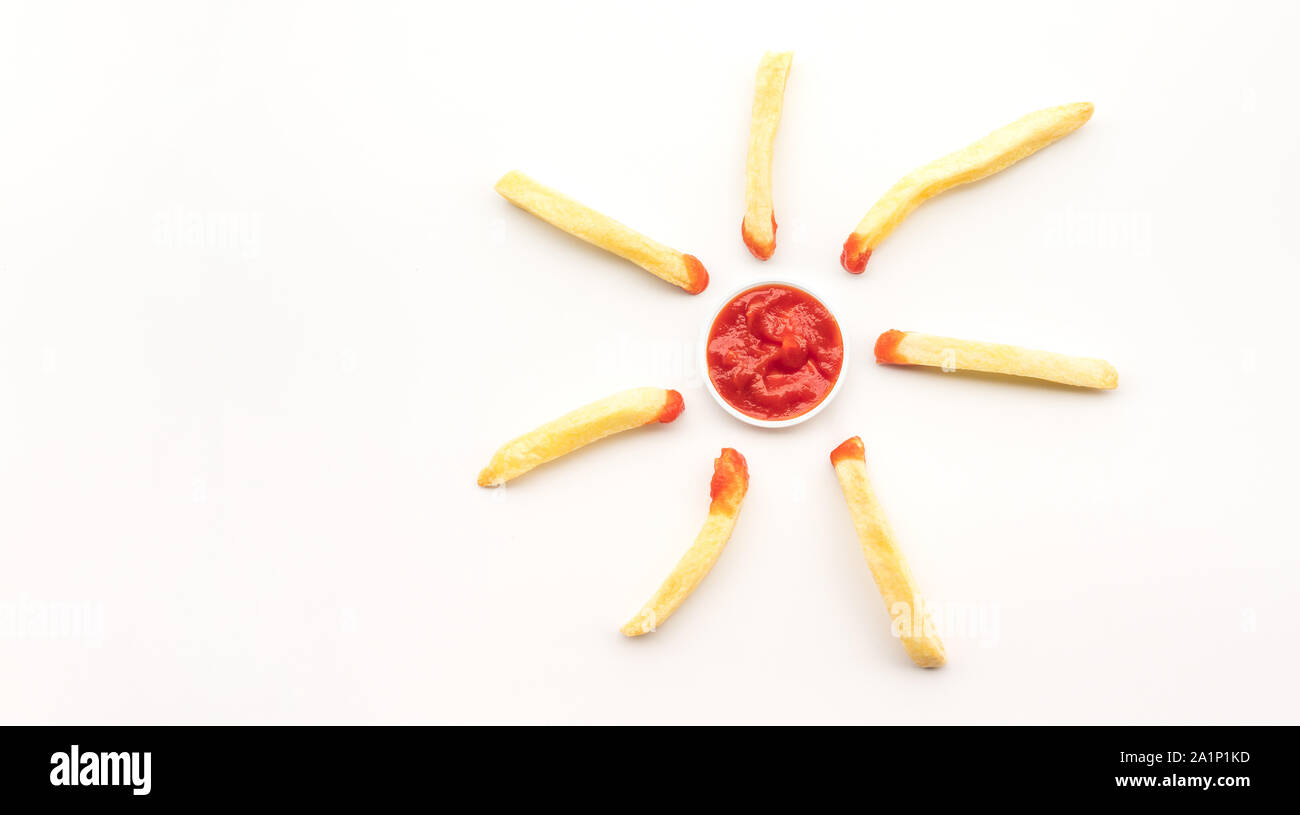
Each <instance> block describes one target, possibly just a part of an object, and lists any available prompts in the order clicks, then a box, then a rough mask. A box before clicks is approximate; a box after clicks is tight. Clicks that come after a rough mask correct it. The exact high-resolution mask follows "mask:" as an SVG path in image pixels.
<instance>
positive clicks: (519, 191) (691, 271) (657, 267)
mask: <svg viewBox="0 0 1300 815" xmlns="http://www.w3.org/2000/svg"><path fill="white" fill-rule="evenodd" d="M496 191H497V192H498V193H500V194H501V197H502V198H505V199H506V200H507V201H509V202H510V203H512V204H514V205H515V206H517V207H519V208H520V209H522V210H525V211H527V212H531V213H532V214H533V215H536V216H537V217H538V218H541V219H542V220H543V221H546V222H547V223H548V224H551V225H552V226H555V227H558V228H560V229H563V230H564V231H565V232H568V233H569V234H570V235H574V236H576V237H579V238H582V239H583V240H584V241H586V242H587V243H590V244H593V245H595V246H599V247H600V248H601V249H604V250H605V251H606V252H612V253H614V254H615V255H618V256H619V257H621V258H624V259H626V260H630V261H632V262H633V263H635V264H636V265H638V266H640V267H641V268H642V269H645V270H646V271H647V272H649V273H651V274H652V275H655V276H656V277H659V278H662V279H664V280H667V281H668V282H669V283H672V284H673V285H674V286H679V287H681V288H683V289H685V290H686V291H688V292H690V293H691V294H699V293H700V292H702V291H704V289H705V287H707V286H708V285H709V273H708V272H707V271H705V270H704V264H702V263H700V261H699V260H698V259H697V258H696V257H695V256H694V255H684V254H682V253H681V252H678V251H677V250H676V249H670V248H668V247H667V246H664V245H663V244H662V243H659V242H657V241H652V240H650V239H649V238H647V237H646V236H645V235H642V234H641V233H640V232H637V231H635V230H633V229H629V228H628V227H626V226H624V225H623V224H621V223H619V222H618V221H615V220H614V219H613V218H610V217H609V216H608V215H602V214H601V213H599V212H597V211H596V210H594V209H592V208H591V207H588V206H584V205H583V204H580V203H578V202H577V201H574V200H573V199H572V198H569V197H568V196H567V195H564V194H563V193H561V192H557V191H556V190H553V189H551V188H550V187H546V186H543V185H541V184H538V183H537V182H536V181H534V180H533V179H531V178H529V177H528V176H526V175H524V174H523V173H521V172H519V171H518V170H511V171H510V172H508V173H506V174H505V175H503V176H501V180H500V181H498V182H497V185H496Z"/></svg>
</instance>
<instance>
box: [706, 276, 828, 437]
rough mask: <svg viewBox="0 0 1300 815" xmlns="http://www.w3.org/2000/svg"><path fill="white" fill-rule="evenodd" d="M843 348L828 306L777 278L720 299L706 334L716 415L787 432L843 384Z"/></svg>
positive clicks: (708, 382) (709, 382)
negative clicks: (718, 409)
mask: <svg viewBox="0 0 1300 815" xmlns="http://www.w3.org/2000/svg"><path fill="white" fill-rule="evenodd" d="M848 348H849V346H848V343H847V342H846V341H845V338H844V332H843V330H842V329H841V328H840V324H839V322H838V321H837V320H836V319H835V315H834V314H832V313H831V310H830V308H828V307H827V306H826V301H825V300H824V299H823V298H821V297H820V296H818V295H816V294H813V292H812V291H810V290H809V289H808V287H807V286H804V285H802V284H796V283H790V282H788V281H783V280H768V281H764V282H761V283H751V284H749V285H747V286H745V287H744V288H743V289H740V290H739V291H736V292H733V293H732V294H731V295H730V296H728V297H727V298H726V300H724V301H723V303H722V305H721V306H720V307H719V308H718V310H717V311H716V312H715V314H714V316H713V320H712V321H711V322H710V324H709V328H708V331H707V332H706V333H705V335H704V348H703V353H702V354H701V362H702V364H703V366H704V381H705V385H706V387H707V388H708V390H709V393H711V394H713V398H714V399H716V400H717V402H718V404H719V405H721V406H722V409H723V410H725V411H727V412H728V413H730V414H731V415H732V416H734V417H736V418H737V419H739V420H741V421H742V422H747V423H749V424H752V425H755V426H757V427H790V426H791V425H796V424H799V423H800V422H806V421H808V420H809V419H811V418H812V417H813V416H816V415H817V414H818V413H820V412H821V411H822V409H824V408H825V407H826V406H827V405H828V404H830V402H831V399H833V398H834V397H835V394H837V393H839V391H840V390H841V388H842V386H843V384H844V370H845V368H846V367H847V365H848Z"/></svg>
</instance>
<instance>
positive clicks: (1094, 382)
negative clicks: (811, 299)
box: [876, 329, 1119, 390]
mask: <svg viewBox="0 0 1300 815" xmlns="http://www.w3.org/2000/svg"><path fill="white" fill-rule="evenodd" d="M876 362H880V363H885V364H889V365H929V366H932V367H935V368H942V369H944V370H945V371H982V372H984V373H992V374H1009V375H1011V376H1028V377H1032V378H1034V379H1045V380H1047V381H1048V382H1060V383H1061V384H1063V385H1075V386H1076V387H1080V388H1101V389H1105V390H1110V389H1112V388H1114V387H1116V386H1117V385H1119V374H1118V373H1117V372H1116V371H1115V368H1114V366H1112V365H1111V364H1110V363H1109V362H1107V361H1106V360H1104V359H1091V358H1089V357H1072V356H1067V355H1065V354H1057V353H1054V352H1052V351H1034V350H1031V349H1029V348H1020V347H1019V346H1015V345H999V344H998V343H995V342H975V341H972V340H956V339H952V338H951V337H936V336H934V335H932V334H918V333H917V332H915V331H895V330H893V329H890V330H889V331H886V332H885V333H884V334H881V335H880V337H879V338H877V339H876Z"/></svg>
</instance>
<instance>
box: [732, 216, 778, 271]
mask: <svg viewBox="0 0 1300 815" xmlns="http://www.w3.org/2000/svg"><path fill="white" fill-rule="evenodd" d="M740 239H741V240H743V241H744V242H745V248H747V249H748V250H749V253H750V254H751V255H753V256H754V257H756V258H758V259H759V260H769V259H771V257H772V253H774V252H775V251H776V213H775V212H774V213H772V236H771V240H767V239H766V237H765V236H762V235H758V234H756V231H755V230H752V229H750V228H749V216H748V215H747V216H745V217H744V218H742V219H741V221H740Z"/></svg>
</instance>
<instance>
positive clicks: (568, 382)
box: [0, 2, 1300, 723]
mask: <svg viewBox="0 0 1300 815" xmlns="http://www.w3.org/2000/svg"><path fill="white" fill-rule="evenodd" d="M1298 22H1300V19H1298V16H1297V11H1296V9H1295V7H1294V5H1291V4H1287V3H1275V4H1273V3H1258V4H1227V3H1220V4H1182V3H1173V2H1169V3H1158V4H1134V3H1122V4H1104V3H1102V4H1099V3H1096V2H1088V3H1079V4H1074V5H1068V6H1066V5H1060V4H1037V3H1024V4H1016V5H1009V6H1004V5H990V4H987V3H981V4H974V5H971V4H963V5H961V6H957V5H954V6H951V7H950V6H930V7H926V6H914V5H912V4H906V5H904V4H894V3H888V4H887V3H860V2H854V3H843V4H836V5H832V4H825V5H822V4H815V3H803V4H792V3H747V4H744V5H743V7H739V6H738V7H732V8H726V9H723V8H717V9H708V8H704V7H702V5H700V4H672V3H670V4H662V3H661V4H653V6H652V5H651V4H645V3H637V4H627V5H624V4H607V3H600V4H597V3H591V4H576V5H572V6H571V5H568V4H557V3H548V4H538V5H535V6H533V5H526V4H523V3H520V4H489V3H476V4H461V5H459V6H456V7H446V8H435V7H434V5H433V4H409V5H394V4H360V3H357V4H352V5H322V4H315V3H301V4H289V3H272V4H268V3H246V4H219V3H212V4H201V3H162V2H160V3H153V4H147V5H146V4H135V3H125V4H121V5H120V6H110V5H107V4H85V5H81V6H75V7H72V6H62V5H58V4H48V3H15V4H6V6H5V9H4V11H3V12H2V13H0V105H2V108H3V118H4V124H3V127H0V373H2V374H3V383H2V384H0V552H2V553H3V566H2V567H0V660H2V661H3V663H4V665H5V668H4V670H3V671H0V719H2V720H4V721H6V722H60V723H94V722H105V723H119V722H123V723H124V722H130V723H165V722H519V721H523V722H862V723H868V722H1292V723H1294V722H1297V721H1300V703H1297V701H1296V697H1295V695H1294V689H1295V683H1296V680H1297V675H1296V674H1297V670H1296V669H1297V664H1298V659H1300V658H1298V657H1297V655H1296V650H1295V647H1294V646H1295V643H1296V640H1297V637H1298V636H1300V622H1298V620H1297V611H1300V599H1298V597H1300V595H1298V594H1297V591H1296V585H1297V580H1298V579H1300V555H1298V554H1297V534H1296V526H1295V505H1296V486H1297V483H1296V464H1295V462H1296V460H1297V454H1298V453H1300V449H1298V448H1300V445H1297V433H1296V427H1295V419H1294V416H1295V410H1296V407H1295V406H1296V396H1297V386H1296V356H1297V351H1296V346H1295V322H1294V311H1295V303H1296V298H1297V295H1298V294H1300V283H1298V282H1297V280H1298V279H1300V278H1298V276H1297V272H1298V271H1300V270H1298V269H1297V251H1296V241H1295V238H1294V235H1293V231H1294V228H1295V224H1296V221H1297V216H1300V205H1298V202H1297V193H1296V189H1297V186H1296V182H1297V181H1298V180H1300V179H1298V178H1297V173H1298V171H1300V164H1298V162H1300V151H1298V150H1297V135H1296V134H1297V127H1298V126H1300V118H1298V115H1297V108H1296V105H1295V93H1294V81H1295V77H1296V76H1297V75H1300V64H1298V63H1300V58H1297V56H1296V54H1297V52H1296V50H1295V48H1294V40H1295V38H1296V34H1297V28H1298V27H1300V26H1298V25H1297V24H1298ZM768 48H772V49H778V48H790V49H793V50H794V51H795V57H794V67H793V71H792V73H791V75H790V79H789V85H788V87H787V90H786V98H785V115H784V119H783V121H782V124H781V129H780V134H779V137H778V141H777V148H776V163H775V189H776V212H777V219H778V221H779V223H780V231H779V233H778V248H777V252H776V255H775V257H774V258H773V260H771V261H770V262H769V263H767V264H766V265H764V264H760V263H759V262H758V261H755V260H753V259H752V258H751V257H750V256H749V255H748V254H747V252H746V251H745V248H744V246H743V245H742V243H741V240H740V235H739V226H740V220H741V215H742V208H743V178H742V169H743V165H744V159H745V155H744V152H745V144H746V134H747V128H748V119H749V106H750V101H751V94H752V90H753V73H754V69H755V67H756V65H757V62H758V59H759V56H760V55H761V53H762V52H763V51H764V50H765V49H768ZM1079 100H1091V101H1093V102H1094V103H1095V104H1096V106H1097V111H1096V114H1095V116H1094V117H1093V119H1092V121H1091V122H1090V123H1089V124H1087V125H1086V126H1085V127H1084V128H1083V129H1081V130H1080V131H1078V132H1077V133H1075V134H1074V135H1072V136H1070V137H1068V138H1067V139H1065V140H1064V141H1062V142H1060V143H1058V144H1056V145H1054V146H1052V147H1050V148H1048V149H1047V150H1045V151H1043V152H1042V153H1039V154H1037V155H1035V156H1033V157H1032V158H1030V159H1028V160H1026V161H1024V162H1023V163H1021V164H1019V165H1017V166H1015V167H1013V168H1012V169H1010V170H1008V171H1007V172H1005V173H1002V174H1001V175H998V176H996V177H994V178H991V179H988V180H986V181H984V182H981V183H979V184H977V185H973V186H969V187H965V188H961V189H959V190H956V191H953V192H951V193H949V194H947V195H945V196H943V197H942V198H939V199H936V200H934V201H932V202H930V203H928V204H926V205H925V206H923V207H922V208H921V209H920V210H918V211H917V212H916V213H915V214H914V215H913V216H912V217H911V218H910V219H908V220H907V221H906V222H905V223H904V224H903V226H902V227H901V228H900V229H898V231H897V232H896V233H895V234H894V235H893V236H892V237H890V238H889V239H888V241H887V242H886V243H885V244H884V245H883V247H882V248H881V249H880V250H878V251H877V253H876V254H875V256H874V257H873V258H872V260H871V263H870V265H869V266H868V269H867V273H866V274H865V275H863V276H862V277H851V276H849V275H847V274H845V273H844V272H843V271H842V270H841V269H840V267H839V265H838V256H839V252H840V246H841V243H842V242H843V240H844V238H845V237H846V236H847V234H848V233H849V231H850V230H851V229H852V228H853V226H854V225H855V224H856V223H857V221H858V219H859V218H860V217H861V216H862V214H863V213H864V212H865V211H866V209H867V208H868V207H869V206H870V204H871V203H872V202H873V201H874V200H875V198H876V197H877V196H878V195H879V194H880V193H882V192H883V191H884V190H885V189H886V188H887V187H888V186H889V185H890V184H892V183H893V182H894V181H895V180H896V179H897V178H898V177H899V176H901V175H902V174H903V173H905V172H906V171H908V170H910V169H912V168H913V167H914V166H916V165H918V164H921V163H923V162H925V161H928V160H930V159H932V158H935V157H937V156H938V155H941V154H943V153H945V152H948V151H950V150H953V149H956V148H958V147H960V146H962V145H964V144H966V143H968V142H970V141H972V140H974V139H975V138H977V137H979V136H981V135H983V134H984V133H986V132H987V131H989V130H991V129H993V128H995V127H997V126H1000V125H1002V124H1005V123H1007V122H1009V121H1011V120H1012V119H1015V118H1016V117H1018V116H1020V115H1022V114H1024V113H1027V112H1029V111H1031V110H1035V109H1038V108H1041V107H1046V106H1049V105H1055V104H1061V103H1065V102H1072V101H1079ZM512 168H518V169H522V170H524V171H525V172H527V173H529V174H531V175H533V176H534V177H536V178H538V179H539V180H542V181H543V182H544V183H548V184H551V185H553V186H556V187H558V188H560V189H562V190H564V191H566V192H568V193H569V194H571V195H573V196H574V197H577V198H578V199H579V200H582V201H584V202H586V203H589V204H591V205H593V206H596V207H598V208H600V209H602V210H604V211H606V212H608V213H610V214H611V215H613V216H614V217H616V218H619V219H620V220H622V221H624V222H626V223H628V224H630V225H632V226H634V227H635V228H637V229H640V230H642V231H644V232H646V233H647V234H649V235H651V236H653V237H656V238H658V239H660V240H662V241H664V242H665V243H668V244H670V245H672V246H675V247H677V248H679V249H682V250H683V251H688V252H691V253H693V254H695V255H697V256H699V257H700V258H701V259H702V260H703V261H704V262H705V264H706V265H707V267H708V269H709V271H710V274H711V275H712V281H713V285H712V286H711V288H710V289H709V291H707V292H705V293H704V294H703V295H701V296H699V297H695V298H692V297H690V296H687V295H685V294H683V293H682V292H680V291H678V290H676V289H674V288H673V287H671V286H668V285H665V284H663V283H662V282H660V281H658V280H657V279H655V278H653V277H651V276H650V275H647V274H645V273H643V272H641V271H640V270H638V269H637V268H635V267H633V266H631V265H628V264H626V263H623V262H621V261H618V260H617V259H615V258H612V257H610V256H607V255H605V254H603V253H601V252H599V251H597V250H594V249H592V248H590V247H587V246H586V245H584V244H582V243H580V242H579V241H577V240H575V239H572V238H569V237H567V236H565V235H564V234H562V233H560V232H558V231H556V230H554V229H553V228H551V227H549V226H547V225H545V224H543V223H541V222H539V221H536V220H534V219H532V218H531V217H529V216H528V215H526V214H525V213H523V212H521V211H519V210H516V209H514V208H513V207H511V206H510V205H509V204H507V203H506V202H505V201H503V200H502V199H500V198H499V197H497V196H496V195H495V194H494V193H493V191H492V185H493V183H494V182H495V181H496V179H497V178H498V177H499V176H500V175H501V174H502V173H503V172H505V171H506V170H509V169H512ZM768 276H787V277H791V278H795V279H799V280H804V281H807V282H809V283H812V284H814V285H815V286H816V287H817V288H818V289H820V290H824V291H826V292H827V294H828V296H829V297H830V298H831V299H832V300H833V301H834V303H835V304H836V306H837V308H838V310H839V316H840V319H841V323H842V325H843V326H844V328H845V330H846V331H847V332H848V333H849V334H850V335H851V338H852V341H853V343H854V346H853V347H854V350H855V351H856V352H857V359H856V361H855V363H854V364H853V366H852V370H850V371H848V373H847V375H848V376H850V377H851V378H852V379H851V381H849V382H848V383H847V384H846V390H845V392H844V393H843V394H842V395H840V397H839V398H838V399H837V401H836V402H835V403H834V404H833V405H832V406H831V407H830V408H829V409H828V410H827V411H826V412H825V413H823V414H822V415H821V416H819V417H817V418H816V419H815V420H814V421H812V422H810V423H808V424H806V425H804V426H801V427H797V428H794V429H792V430H790V431H785V432H765V431H762V430H759V429H755V428H751V427H747V426H745V425H742V424H740V423H739V422H736V421H735V420H733V419H731V418H729V417H727V416H726V415H725V414H724V413H723V412H722V411H721V410H720V409H719V408H718V407H717V406H716V405H714V404H713V403H712V402H711V401H710V400H709V399H708V398H707V396H706V394H705V392H704V390H703V389H702V388H701V385H700V382H699V378H698V376H697V375H696V373H695V370H696V369H695V365H694V357H693V354H694V343H695V341H696V338H697V336H698V334H699V331H700V327H701V324H702V322H703V321H704V320H706V319H707V317H708V315H709V314H710V311H711V309H713V308H714V307H715V306H716V302H715V301H716V299H717V297H718V296H720V295H721V294H723V293H725V292H726V291H728V290H731V289H733V288H735V287H736V286H738V285H741V284H742V283H744V282H745V281H746V280H750V279H759V278H760V277H768ZM887 328H901V329H914V330H920V331H926V332H930V333H938V334H947V335H951V336H968V337H972V338H981V339H989V340H1000V341H1007V342H1014V343H1019V344H1024V345H1029V346H1032V347H1039V348H1047V349H1053V350H1059V351H1064V352H1071V353H1079V354H1083V355H1089V356H1100V357H1104V358H1106V359H1109V360H1110V361H1111V362H1113V363H1114V364H1115V365H1116V367H1117V368H1118V369H1119V371H1120V387H1119V389H1118V390H1117V391H1114V392H1108V393H1095V392H1080V391H1075V390H1070V389H1065V388H1055V387H1049V386H1038V385H1033V384H1018V383H1015V382H1007V381H994V380H990V379H982V378H974V377H964V376H960V375H945V374H942V373H939V372H927V371H917V370H903V369H895V368H884V367H877V366H875V365H873V364H871V363H870V362H869V346H870V343H871V342H872V340H873V339H874V337H875V336H876V334H878V333H879V332H881V331H883V330H885V329H887ZM651 384H653V385H662V386H666V387H675V388H678V389H679V390H681V391H682V393H683V394H684V395H685V398H686V412H685V414H684V415H683V416H682V417H681V419H679V420H678V421H677V422H676V423H674V424H671V425H664V426H657V427H651V428H646V429H644V430H640V431H636V432H631V433H627V434H623V435H622V436H620V437H617V438H614V439H610V440H608V441H606V442H603V443H601V444H599V445H595V446H592V447H590V448H587V449H586V450H583V451H581V452H579V453H577V454H575V455H572V456H569V457H568V458H566V459H564V460H562V461H559V462H556V463H554V464H552V465H549V466H547V467H545V468H544V469H541V470H537V471H535V472H534V473H532V474H530V475H528V476H526V477H524V478H522V479H520V480H519V481H517V482H514V483H512V484H511V486H510V487H509V488H508V489H507V490H504V491H488V490H482V489H479V488H478V487H476V486H475V485H474V476H475V474H476V473H477V471H478V469H479V468H480V467H481V466H482V465H483V464H484V463H485V462H486V461H487V459H488V457H489V455H490V454H491V452H492V451H493V450H494V449H495V447H496V446H497V445H498V444H499V443H501V442H502V441H504V440H506V439H507V438H510V437H511V436H514V435H516V434H517V433H519V432H522V431H524V430H526V429H528V428H530V427H531V426H533V425H535V424H538V423H540V422H542V421H544V420H546V419H549V418H552V417H553V416H555V415H558V414H560V413H563V412H564V411H566V410H568V409H570V408H572V407H575V406H577V405H579V404H582V403H584V402H586V401H589V400H591V399H595V398H598V397H600V396H603V395H606V394H608V393H611V392H613V391H615V390H618V389H622V388H626V387H632V386H638V385H651ZM853 434H861V435H862V437H863V438H864V440H865V442H866V446H867V450H868V467H869V471H870V474H871V476H872V478H873V480H874V482H875V484H876V488H877V490H878V492H879V494H880V498H881V500H882V502H883V504H884V506H885V508H886V510H887V512H888V513H889V516H890V518H891V520H892V522H893V525H894V527H895V529H896V531H897V533H898V536H899V538H900V541H901V543H902V545H903V546H904V549H905V551H906V552H907V554H908V556H909V558H910V560H911V563H912V567H913V569H914V571H915V572H916V574H917V577H918V579H919V580H920V582H921V585H922V587H923V589H924V590H925V591H926V592H927V593H928V594H929V595H930V597H931V599H932V600H933V601H935V602H937V603H939V604H940V605H941V607H943V608H946V609H955V610H966V611H971V612H974V613H978V614H982V615H983V617H982V618H981V619H982V620H983V625H982V626H977V627H974V628H973V629H972V628H970V627H968V628H967V629H966V630H965V631H964V632H960V631H958V632H953V633H950V634H949V636H947V638H946V644H947V647H948V654H949V660H950V664H949V665H948V666H947V667H945V668H944V669H942V670H939V671H930V672H926V671H922V670H919V669H917V668H914V667H913V666H912V665H911V664H910V663H909V661H908V660H907V658H906V656H905V654H904V652H903V650H902V648H901V647H900V646H899V644H898V643H897V642H895V641H893V640H892V639H891V638H890V636H889V634H888V630H887V624H888V619H887V617H886V615H885V612H884V610H883V607H882V604H881V601H880V598H879V596H878V594H877V593H876V590H875V588H874V586H873V585H872V583H871V578H870V575H869V572H868V570H867V567H866V564H865V562H864V561H863V558H862V555H861V553H860V551H859V548H858V544H857V541H856V540H855V537H854V534H853V529H852V526H851V524H850V521H849V516H848V513H847V511H846V509H845V507H844V505H843V499H842V497H841V495H840V492H839V489H838V485H837V483H836V481H835V478H834V474H833V472H832V470H831V467H830V465H829V463H828V461H827V454H828V452H829V451H830V450H831V448H832V447H834V446H835V445H836V444H837V443H838V442H840V441H841V440H843V439H844V438H846V437H847V436H849V435H853ZM724 445H727V446H734V447H736V448H738V449H739V450H741V451H742V452H743V453H744V454H745V455H746V456H747V457H748V459H749V464H750V468H751V471H752V486H751V490H750V493H749V497H748V499H747V501H746V504H745V507H744V511H743V513H742V516H741V518H740V522H739V524H738V526H737V528H736V532H735V535H734V537H733V539H732V542H731V544H730V546H729V547H728V549H727V550H726V552H725V554H724V555H723V557H722V559H721V560H720V561H719V564H718V566H717V567H716V568H715V570H714V571H713V574H712V575H711V576H710V577H709V578H708V580H706V581H705V583H704V584H703V585H702V586H701V588H700V589H699V590H698V591H697V592H696V594H695V595H694V596H693V597H692V598H691V599H690V600H689V601H688V603H687V604H686V605H685V606H683V608H682V610H681V611H680V612H679V613H678V615H677V616H675V617H674V618H673V619H672V620H671V622H669V623H668V624H667V625H666V626H665V627H664V628H662V629H661V630H660V631H659V632H657V633H656V634H654V635H652V636H649V637H644V638H641V639H639V640H635V641H634V640H626V639H624V638H623V637H622V636H621V635H619V633H618V626H619V625H620V624H621V623H622V622H623V621H624V620H625V619H626V618H627V617H628V616H630V615H631V614H632V613H633V612H634V611H635V610H636V609H637V608H638V607H639V605H640V603H642V602H643V601H644V600H645V598H646V597H648V596H649V594H650V592H651V591H652V590H653V589H654V588H655V587H656V586H657V585H658V582H659V581H660V580H661V579H662V578H663V577H664V575H665V574H666V573H667V571H668V570H669V568H670V567H671V566H672V564H673V563H674V562H675V561H676V559H677V558H678V557H679V556H680V555H681V553H682V552H683V551H685V549H686V547H687V546H688V545H689V543H690V541H691V539H692V538H693V536H694V534H695V533H696V531H697V530H698V527H699V524H700V523H701V521H702V520H703V517H704V514H705V509H706V506H707V500H708V499H707V482H708V478H709V473H710V467H711V461H712V458H713V457H714V456H715V455H717V451H718V449H719V448H720V447H722V446H724Z"/></svg>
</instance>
